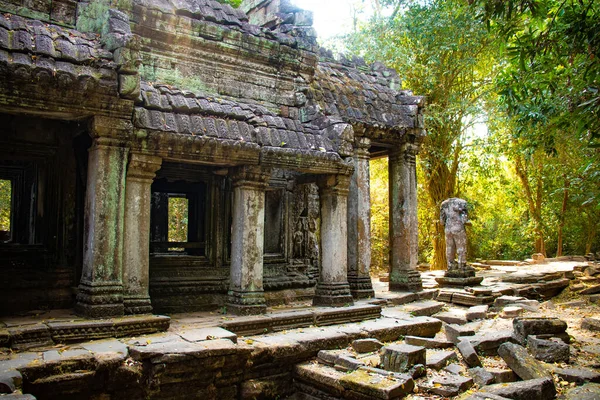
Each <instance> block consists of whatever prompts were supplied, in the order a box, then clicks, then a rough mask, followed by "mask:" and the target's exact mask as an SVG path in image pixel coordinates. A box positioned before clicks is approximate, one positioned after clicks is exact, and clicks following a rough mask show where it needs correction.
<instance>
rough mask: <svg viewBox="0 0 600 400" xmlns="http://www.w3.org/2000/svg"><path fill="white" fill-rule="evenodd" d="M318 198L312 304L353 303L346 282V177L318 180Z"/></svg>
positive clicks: (337, 304)
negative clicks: (315, 280)
mask: <svg viewBox="0 0 600 400" xmlns="http://www.w3.org/2000/svg"><path fill="white" fill-rule="evenodd" d="M318 184H319V189H320V193H319V194H320V199H321V273H320V275H319V281H318V283H317V288H316V291H315V297H314V298H313V305H315V306H334V307H339V306H344V305H348V304H353V301H352V295H351V294H350V285H349V284H348V235H347V218H348V210H347V200H348V187H349V184H350V178H349V177H348V176H345V175H326V176H324V177H322V178H320V179H319V182H318Z"/></svg>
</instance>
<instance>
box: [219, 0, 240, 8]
mask: <svg viewBox="0 0 600 400" xmlns="http://www.w3.org/2000/svg"><path fill="white" fill-rule="evenodd" d="M218 1H219V3H221V4H229V5H230V6H231V7H233V8H237V7H239V6H240V4H242V0H218Z"/></svg>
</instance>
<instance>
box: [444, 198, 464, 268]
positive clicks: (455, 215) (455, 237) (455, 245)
mask: <svg viewBox="0 0 600 400" xmlns="http://www.w3.org/2000/svg"><path fill="white" fill-rule="evenodd" d="M440 222H441V223H442V225H444V231H445V233H446V258H447V259H448V270H449V271H450V270H454V269H461V270H462V269H465V267H466V265H467V231H466V230H465V225H468V224H469V215H468V212H467V202H466V201H465V200H463V199H458V198H456V197H453V198H450V199H447V200H444V202H442V206H441V207H440ZM455 257H456V258H458V262H457V261H454V259H455Z"/></svg>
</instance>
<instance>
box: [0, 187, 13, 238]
mask: <svg viewBox="0 0 600 400" xmlns="http://www.w3.org/2000/svg"><path fill="white" fill-rule="evenodd" d="M11 191H12V187H11V181H9V180H2V179H0V231H10V212H11V206H12V205H11Z"/></svg>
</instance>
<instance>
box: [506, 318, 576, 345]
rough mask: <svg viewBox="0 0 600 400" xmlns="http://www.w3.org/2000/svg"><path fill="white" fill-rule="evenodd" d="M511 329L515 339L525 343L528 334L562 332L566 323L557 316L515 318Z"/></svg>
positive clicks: (565, 328)
mask: <svg viewBox="0 0 600 400" xmlns="http://www.w3.org/2000/svg"><path fill="white" fill-rule="evenodd" d="M513 329H514V336H515V339H517V340H518V341H519V343H521V344H523V345H525V344H527V337H528V336H529V335H541V334H552V335H554V334H562V333H564V332H565V331H566V330H567V323H566V322H564V321H562V320H560V319H558V318H515V319H514V320H513Z"/></svg>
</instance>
